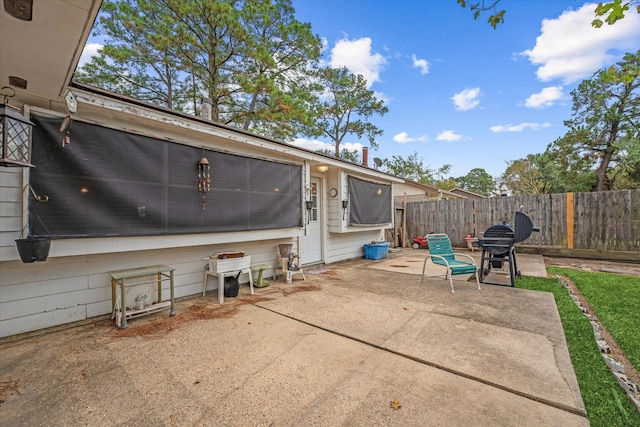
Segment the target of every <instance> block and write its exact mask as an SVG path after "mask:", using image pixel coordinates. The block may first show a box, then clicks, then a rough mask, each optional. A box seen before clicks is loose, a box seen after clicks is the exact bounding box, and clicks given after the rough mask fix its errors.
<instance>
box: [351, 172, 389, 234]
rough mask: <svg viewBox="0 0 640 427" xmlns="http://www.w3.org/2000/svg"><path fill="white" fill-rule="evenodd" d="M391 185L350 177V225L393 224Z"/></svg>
mask: <svg viewBox="0 0 640 427" xmlns="http://www.w3.org/2000/svg"><path fill="white" fill-rule="evenodd" d="M391 199H392V198H391V185H388V184H378V183H376V182H370V181H364V180H362V179H358V178H354V177H352V176H350V177H349V225H380V224H388V223H390V222H391Z"/></svg>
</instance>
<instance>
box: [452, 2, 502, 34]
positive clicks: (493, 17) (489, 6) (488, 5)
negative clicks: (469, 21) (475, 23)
mask: <svg viewBox="0 0 640 427" xmlns="http://www.w3.org/2000/svg"><path fill="white" fill-rule="evenodd" d="M457 2H458V4H459V5H460V6H461V7H462V8H463V9H464V8H466V7H467V6H469V10H470V11H471V12H473V19H478V17H479V16H480V15H481V14H482V13H483V12H486V11H493V13H492V14H490V15H489V19H488V20H487V22H488V23H489V25H491V26H492V27H493V28H494V29H495V28H497V27H498V25H499V24H504V15H505V13H507V11H506V10H504V9H503V10H497V9H496V6H497V5H498V3H500V0H491V1H485V0H482V1H481V2H477V3H473V2H467V1H465V0H457Z"/></svg>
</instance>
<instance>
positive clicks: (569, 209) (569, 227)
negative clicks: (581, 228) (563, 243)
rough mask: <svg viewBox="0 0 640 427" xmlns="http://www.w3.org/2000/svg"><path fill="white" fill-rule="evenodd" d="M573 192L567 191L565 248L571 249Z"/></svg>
mask: <svg viewBox="0 0 640 427" xmlns="http://www.w3.org/2000/svg"><path fill="white" fill-rule="evenodd" d="M573 213H574V205H573V193H567V248H569V249H573V218H574V216H573Z"/></svg>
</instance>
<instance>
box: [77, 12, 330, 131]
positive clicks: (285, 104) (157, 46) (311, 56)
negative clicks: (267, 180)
mask: <svg viewBox="0 0 640 427" xmlns="http://www.w3.org/2000/svg"><path fill="white" fill-rule="evenodd" d="M98 31H99V32H101V34H103V35H105V36H107V43H106V45H105V47H104V49H103V51H102V55H101V57H100V58H98V59H96V60H95V61H94V62H93V63H92V65H91V66H88V67H84V68H83V69H82V70H81V72H80V73H78V78H80V79H82V81H85V82H88V83H94V84H98V85H101V86H103V87H104V86H107V88H108V89H111V88H114V87H124V88H125V89H126V91H127V92H128V93H129V94H130V95H132V96H134V97H137V98H140V99H145V100H150V101H152V102H156V103H158V104H160V105H164V106H167V107H169V108H176V107H180V108H182V109H184V110H187V111H190V112H194V113H196V114H197V113H198V112H199V108H200V100H201V99H202V98H208V99H210V100H211V102H212V119H213V120H214V121H218V122H221V123H225V124H229V125H232V126H236V127H240V128H244V129H249V130H252V131H255V132H258V133H260V134H262V135H265V136H270V137H277V138H285V137H293V136H294V135H295V134H296V133H297V130H298V126H297V124H298V123H299V122H303V123H304V122H308V121H309V118H308V117H307V112H308V111H309V110H310V105H311V104H312V103H313V101H314V97H313V96H312V95H311V94H312V93H313V92H314V87H313V83H310V82H311V80H310V78H309V74H308V69H309V68H310V65H311V64H313V63H315V62H316V61H317V59H318V57H319V55H320V50H321V41H320V39H319V38H318V37H317V36H314V35H313V34H312V33H311V28H310V26H309V25H308V24H304V23H301V22H299V21H297V20H296V19H295V16H294V9H293V7H292V6H291V1H290V0H189V1H185V0H105V1H104V3H103V8H102V12H101V17H100V20H99V25H98ZM109 71H117V72H118V75H117V77H116V78H115V79H114V78H113V77H111V80H109ZM176 95H179V96H176ZM177 100H179V101H180V102H179V103H176V101H177Z"/></svg>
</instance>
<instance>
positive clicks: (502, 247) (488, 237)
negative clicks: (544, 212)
mask: <svg viewBox="0 0 640 427" xmlns="http://www.w3.org/2000/svg"><path fill="white" fill-rule="evenodd" d="M533 231H540V229H539V228H538V227H534V226H533V223H532V222H531V219H530V218H529V217H528V216H527V215H525V214H524V213H522V212H516V217H515V221H514V228H513V229H512V228H511V227H509V226H508V225H494V226H491V227H489V228H488V229H487V230H486V231H485V232H484V235H483V236H482V237H481V238H479V239H478V246H480V247H481V248H482V256H481V257H480V282H481V283H488V282H485V279H486V278H487V276H488V275H489V273H490V272H491V270H492V269H493V268H502V267H503V266H504V263H507V264H508V266H509V278H510V280H511V286H512V287H514V286H515V284H516V275H518V276H520V275H521V274H520V271H519V270H518V264H517V262H516V248H515V244H516V243H520V242H523V241H525V240H527V239H528V238H529V236H531V233H532V232H533Z"/></svg>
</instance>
